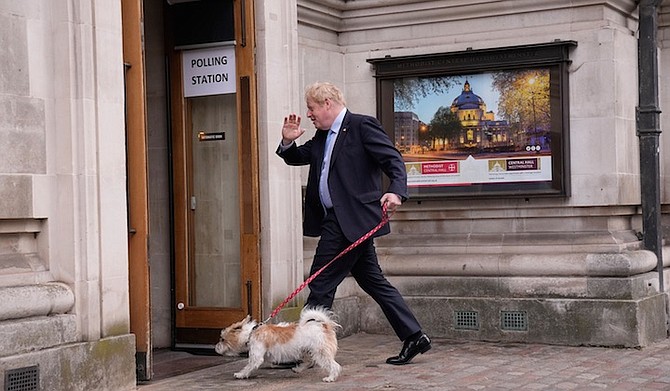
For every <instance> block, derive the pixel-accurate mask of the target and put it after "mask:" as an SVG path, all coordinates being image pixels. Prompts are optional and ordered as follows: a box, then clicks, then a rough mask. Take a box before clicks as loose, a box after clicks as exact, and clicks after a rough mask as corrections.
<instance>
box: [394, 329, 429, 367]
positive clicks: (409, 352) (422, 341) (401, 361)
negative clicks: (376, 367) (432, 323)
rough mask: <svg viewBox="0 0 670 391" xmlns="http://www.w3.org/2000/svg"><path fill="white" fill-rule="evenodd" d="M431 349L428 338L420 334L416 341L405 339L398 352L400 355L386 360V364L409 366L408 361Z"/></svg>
mask: <svg viewBox="0 0 670 391" xmlns="http://www.w3.org/2000/svg"><path fill="white" fill-rule="evenodd" d="M430 348H431V346H430V338H428V336H427V335H426V334H421V335H420V336H419V338H416V339H412V340H410V339H407V340H405V343H403V345H402V350H401V351H400V354H398V355H397V356H395V357H389V358H388V359H386V363H387V364H392V365H405V364H409V363H410V361H412V359H413V358H414V356H416V355H417V354H419V353H421V354H424V353H426V352H427V351H429V350H430Z"/></svg>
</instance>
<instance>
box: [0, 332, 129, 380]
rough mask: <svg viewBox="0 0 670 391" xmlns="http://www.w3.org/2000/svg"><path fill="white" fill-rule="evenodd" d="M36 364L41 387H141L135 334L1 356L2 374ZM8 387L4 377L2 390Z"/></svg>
mask: <svg viewBox="0 0 670 391" xmlns="http://www.w3.org/2000/svg"><path fill="white" fill-rule="evenodd" d="M33 365H39V368H40V371H39V377H40V379H39V389H40V390H97V391H124V390H129V391H130V390H136V389H137V387H136V375H135V337H134V335H132V334H126V335H122V336H117V337H109V338H104V339H101V340H99V341H92V342H79V343H74V344H67V345H61V346H57V347H54V348H50V349H43V350H39V351H35V352H30V353H25V354H18V355H13V356H7V357H0V373H4V372H5V371H7V370H10V369H16V368H23V367H29V366H33ZM4 386H5V384H4V376H0V390H4V389H5V388H4Z"/></svg>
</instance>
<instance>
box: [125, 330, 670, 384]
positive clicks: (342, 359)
mask: <svg viewBox="0 0 670 391" xmlns="http://www.w3.org/2000/svg"><path fill="white" fill-rule="evenodd" d="M399 349H400V343H399V342H398V341H397V340H396V339H395V337H394V336H391V335H371V334H356V335H353V336H350V337H347V338H343V339H341V340H340V349H339V351H338V354H337V361H338V362H339V363H340V364H341V365H342V367H343V368H342V374H341V375H340V378H339V379H338V380H337V381H336V382H335V383H323V382H321V378H322V377H323V376H324V375H323V373H321V371H320V370H319V369H318V368H313V369H309V370H307V371H305V372H303V373H302V374H295V373H293V372H292V371H291V370H287V369H271V368H269V367H265V366H264V367H262V368H261V369H259V370H258V371H257V372H255V373H254V374H252V377H251V378H249V379H246V380H236V379H234V378H233V372H236V371H238V370H240V369H241V368H242V367H243V366H244V364H245V359H240V360H238V359H234V360H233V361H231V362H228V363H225V364H223V365H219V366H216V367H211V368H207V369H202V370H199V371H196V372H192V373H189V374H185V375H181V376H177V377H173V378H169V379H164V380H160V381H158V382H155V383H150V384H146V385H141V386H139V387H138V390H139V391H155V390H178V391H190V390H253V391H271V390H272V391H280V390H281V391H286V390H305V391H309V390H330V391H335V390H337V391H344V390H347V391H353V390H361V391H370V390H441V391H442V390H444V391H447V390H601V389H606V390H622V391H623V390H625V391H631V390H670V341H669V340H665V341H663V342H660V343H657V344H654V345H653V346H650V347H648V348H645V349H608V348H594V347H566V346H551V345H536V344H516V343H484V342H462V341H452V340H447V339H433V349H431V350H430V351H429V352H427V353H426V354H424V355H419V356H417V357H416V358H415V359H414V360H413V362H412V364H410V365H405V366H397V367H396V366H392V365H387V364H386V363H385V360H386V358H387V357H389V356H392V355H395V354H396V353H397V352H398V350H399Z"/></svg>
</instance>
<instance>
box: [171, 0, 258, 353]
mask: <svg viewBox="0 0 670 391" xmlns="http://www.w3.org/2000/svg"><path fill="white" fill-rule="evenodd" d="M233 12H234V20H235V22H234V23H235V38H236V39H235V42H236V45H235V59H236V75H237V80H236V84H237V94H236V98H237V118H238V126H237V131H238V133H239V137H238V140H239V141H238V151H239V189H240V193H241V197H240V205H239V210H240V257H241V264H242V266H241V270H240V272H241V279H242V281H243V283H242V284H241V289H242V292H241V297H242V298H243V299H242V303H241V304H242V308H241V309H240V310H239V311H231V310H228V311H227V313H226V314H223V313H221V312H217V311H214V310H213V309H211V308H199V307H191V306H190V305H189V291H190V286H189V281H190V278H191V275H190V270H188V264H189V262H188V259H189V256H190V254H192V252H191V251H192V249H191V248H190V246H191V244H192V243H193V240H192V238H191V237H190V235H191V232H193V231H192V227H191V223H192V219H191V216H190V214H191V213H192V211H191V210H190V201H189V200H190V196H191V186H192V183H191V182H190V181H191V178H190V177H189V175H188V172H189V169H188V165H189V164H190V163H189V162H190V161H191V157H190V153H191V152H190V139H187V137H189V138H190V134H191V132H190V123H191V119H190V117H189V115H190V114H189V113H190V109H189V107H188V102H187V100H186V99H185V98H184V91H183V85H182V76H181V75H182V64H181V53H180V52H179V51H177V50H175V49H174V45H168V48H167V49H166V50H167V53H168V68H169V71H168V72H169V90H170V112H171V118H170V125H171V135H170V137H171V143H172V150H171V152H172V153H171V154H172V167H173V169H172V183H173V187H172V193H173V248H174V257H173V259H174V261H173V262H174V276H173V277H174V280H173V285H174V299H175V300H174V303H175V308H174V319H173V326H174V328H175V330H176V329H178V328H186V329H188V328H192V329H194V330H195V329H198V330H199V333H200V334H206V333H205V332H204V330H202V328H205V329H212V330H213V331H216V335H218V331H219V330H220V329H221V328H223V327H225V326H228V325H230V324H231V323H233V322H236V321H239V320H241V319H242V318H243V317H244V316H245V315H247V314H249V315H251V316H252V317H254V318H256V319H258V318H260V315H261V313H262V308H260V303H261V296H260V295H261V274H260V185H259V172H258V169H259V163H258V160H259V159H258V125H257V124H258V117H257V100H256V98H257V96H256V73H255V53H254V48H255V33H254V31H255V24H254V17H253V15H254V8H253V0H234V11H233ZM168 30H169V29H168ZM166 38H167V39H166V42H172V39H171V37H169V36H168V37H166ZM177 276H186V277H185V278H183V279H180V278H177ZM177 303H184V304H185V307H184V308H182V309H179V308H178V307H177ZM180 325H191V326H189V327H181V326H180ZM178 326H179V327H178ZM174 334H175V333H173V335H174ZM177 338H178V337H177ZM215 341H216V340H214V342H215ZM174 344H175V341H174V338H173V345H174Z"/></svg>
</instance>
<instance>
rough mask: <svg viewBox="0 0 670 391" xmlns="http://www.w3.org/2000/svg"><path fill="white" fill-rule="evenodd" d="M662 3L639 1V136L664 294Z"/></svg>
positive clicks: (650, 232)
mask: <svg viewBox="0 0 670 391" xmlns="http://www.w3.org/2000/svg"><path fill="white" fill-rule="evenodd" d="M661 1H662V0H640V1H639V3H638V4H639V15H640V16H639V17H640V19H639V37H638V81H639V103H638V104H639V106H638V107H637V118H636V126H637V136H638V138H639V143H640V190H641V206H642V232H643V239H642V240H643V245H644V248H645V249H646V250H649V251H652V252H653V253H654V254H656V259H657V266H656V269H657V271H658V280H659V289H660V291H661V292H664V291H665V285H664V281H663V255H662V239H663V238H662V233H661V184H660V177H661V175H660V172H661V171H660V164H659V160H660V159H659V155H660V147H659V138H660V135H661V129H660V114H661V110H660V109H659V106H658V55H657V48H658V46H657V45H658V38H657V32H658V8H659V6H660V4H661Z"/></svg>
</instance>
